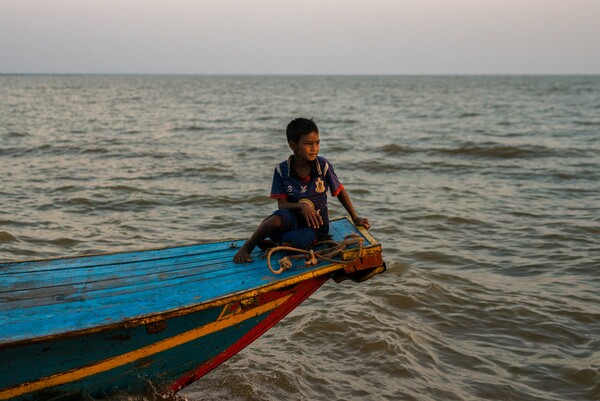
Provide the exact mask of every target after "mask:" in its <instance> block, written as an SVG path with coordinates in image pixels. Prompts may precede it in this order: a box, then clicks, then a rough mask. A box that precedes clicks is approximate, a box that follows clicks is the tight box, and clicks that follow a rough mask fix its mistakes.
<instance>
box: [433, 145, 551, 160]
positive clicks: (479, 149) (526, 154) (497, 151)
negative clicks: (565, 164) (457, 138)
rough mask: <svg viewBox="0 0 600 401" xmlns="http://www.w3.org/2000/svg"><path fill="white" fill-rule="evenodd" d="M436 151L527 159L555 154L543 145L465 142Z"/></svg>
mask: <svg viewBox="0 0 600 401" xmlns="http://www.w3.org/2000/svg"><path fill="white" fill-rule="evenodd" d="M437 152H439V153H443V154H449V155H455V156H472V157H486V158H497V159H528V158H532V157H549V156H557V155H559V154H560V151H558V150H557V151H555V150H552V149H549V148H546V147H544V146H511V145H496V144H493V145H473V144H467V145H464V146H461V147H460V148H454V149H437Z"/></svg>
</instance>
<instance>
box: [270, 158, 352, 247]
mask: <svg viewBox="0 0 600 401" xmlns="http://www.w3.org/2000/svg"><path fill="white" fill-rule="evenodd" d="M343 189H344V186H343V185H342V184H341V183H340V181H339V180H338V177H337V175H336V174H335V171H334V170H333V166H332V165H331V163H329V161H327V159H325V158H324V157H320V156H317V159H316V160H315V161H314V162H313V165H312V166H311V172H310V176H308V177H300V176H299V175H298V174H297V173H296V170H295V169H294V156H290V157H289V158H288V159H287V160H286V161H283V162H281V163H279V164H278V165H277V167H275V172H274V173H273V184H272V185H271V195H270V197H271V198H273V199H286V200H288V201H289V202H292V203H297V202H298V201H299V200H300V199H303V198H306V199H309V200H310V201H311V202H312V203H313V204H314V205H315V210H317V211H318V212H319V214H320V215H321V218H322V219H323V226H321V227H320V228H319V230H317V234H318V236H319V237H325V236H327V233H328V232H329V213H328V212H327V191H328V190H329V191H331V194H332V195H333V196H337V195H338V194H339V193H340V192H342V190H343ZM302 220H304V218H302Z"/></svg>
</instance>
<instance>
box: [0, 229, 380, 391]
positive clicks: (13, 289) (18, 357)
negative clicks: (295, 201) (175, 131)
mask: <svg viewBox="0 0 600 401" xmlns="http://www.w3.org/2000/svg"><path fill="white" fill-rule="evenodd" d="M331 234H332V235H333V240H335V241H338V242H340V241H343V239H344V238H345V237H347V236H348V235H357V236H358V237H359V238H360V239H361V240H362V244H361V245H362V246H360V247H359V246H358V245H353V246H352V247H351V248H348V249H347V250H345V251H343V252H342V253H341V254H340V255H339V256H338V257H336V259H334V260H333V261H332V262H327V261H319V262H318V263H317V264H316V265H314V266H305V263H304V260H296V261H294V262H293V266H292V267H291V268H290V269H288V270H285V271H283V272H282V273H281V274H273V273H272V272H271V271H269V269H268V268H267V265H266V263H265V260H264V259H261V257H260V256H261V251H260V250H257V251H255V253H253V255H252V256H253V258H254V262H252V263H249V264H235V263H233V262H232V258H233V255H234V253H235V252H236V248H237V247H239V245H241V244H242V243H243V241H239V242H232V241H223V242H216V243H210V244H200V245H191V246H180V247H172V248H165V249H157V250H146V251H141V252H125V253H117V254H107V255H98V256H85V257H75V258H64V259H52V260H42V261H32V262H16V263H4V264H0V399H1V400H5V399H15V400H52V399H63V398H78V397H82V396H91V397H94V398H99V397H103V396H105V395H108V394H110V393H113V392H114V391H124V392H134V391H142V390H143V388H144V387H146V386H148V385H149V383H153V385H155V386H156V385H160V386H163V387H161V388H169V389H170V390H172V391H173V392H176V391H178V390H179V389H181V388H183V387H185V386H187V385H188V384H190V383H192V382H193V381H195V380H197V379H199V378H200V377H202V376H203V375H205V374H206V373H208V372H209V371H211V370H212V369H214V368H215V367H217V366H218V365H219V364H221V363H222V362H224V361H225V360H227V359H228V358H229V357H231V356H233V355H235V354H236V353H237V352H239V351H240V350H241V349H242V348H244V347H245V346H247V345H248V344H250V343H251V342H252V341H254V340H255V339H257V338H258V337H259V336H260V335H262V334H263V333H264V332H265V331H267V330H268V329H269V328H271V327H272V326H273V325H274V324H275V323H277V322H278V321H279V320H281V319H282V318H283V317H284V316H286V315H287V314H288V313H289V312H291V311H292V310H293V309H294V308H296V307H297V306H298V305H299V304H300V303H301V302H302V301H304V300H305V299H306V298H308V297H309V296H310V295H311V294H312V293H313V292H314V291H316V290H317V289H318V288H319V287H320V286H321V285H322V284H323V283H324V282H325V281H326V280H328V279H329V278H330V277H332V276H333V278H334V279H336V281H340V280H342V279H344V278H346V277H349V278H352V279H354V280H356V281H361V280H364V279H368V278H370V277H371V276H373V275H375V274H378V273H381V272H383V271H384V270H385V264H384V262H383V259H382V256H381V246H380V244H379V243H378V242H377V241H376V240H375V239H374V238H373V237H372V236H371V235H370V234H369V233H368V232H367V231H366V230H364V229H363V228H362V227H355V226H354V225H353V224H352V223H351V221H350V220H348V219H337V220H333V221H332V223H331ZM359 252H360V255H359ZM347 260H351V262H350V263H346V262H345V261H347Z"/></svg>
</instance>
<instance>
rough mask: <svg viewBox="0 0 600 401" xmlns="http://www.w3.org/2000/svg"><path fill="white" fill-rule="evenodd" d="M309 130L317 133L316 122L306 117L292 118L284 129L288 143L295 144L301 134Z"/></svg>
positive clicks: (307, 132) (305, 133)
mask: <svg viewBox="0 0 600 401" xmlns="http://www.w3.org/2000/svg"><path fill="white" fill-rule="evenodd" d="M311 132H315V133H317V134H318V133H319V129H318V128H317V124H315V122H314V121H313V120H309V119H307V118H296V119H294V120H292V121H291V122H290V123H289V124H288V126H287V129H286V130H285V134H286V136H287V140H288V143H289V142H293V143H295V144H297V143H298V142H299V141H300V137H301V136H302V135H308V134H310V133H311Z"/></svg>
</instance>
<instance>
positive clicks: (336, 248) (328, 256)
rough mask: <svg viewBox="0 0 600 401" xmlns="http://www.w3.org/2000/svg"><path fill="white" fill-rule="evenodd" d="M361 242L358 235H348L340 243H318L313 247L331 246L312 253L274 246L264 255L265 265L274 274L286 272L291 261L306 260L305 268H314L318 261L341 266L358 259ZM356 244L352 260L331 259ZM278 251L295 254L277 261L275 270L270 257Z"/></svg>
mask: <svg viewBox="0 0 600 401" xmlns="http://www.w3.org/2000/svg"><path fill="white" fill-rule="evenodd" d="M363 242H364V240H363V239H362V238H360V236H359V235H358V234H350V235H348V236H346V237H345V238H344V240H343V241H342V242H336V241H331V240H329V241H322V242H318V243H317V244H316V245H315V246H318V245H323V244H329V245H331V246H330V247H329V248H325V249H322V250H319V251H314V250H312V249H310V250H308V251H307V250H304V249H299V248H294V247H291V246H276V247H273V248H271V249H269V250H268V251H267V254H266V258H267V265H268V266H269V270H271V272H273V273H274V274H281V273H282V272H283V271H284V270H288V269H289V268H290V267H292V259H306V262H305V263H304V264H305V266H314V265H316V264H317V263H319V259H320V260H325V261H327V262H333V263H342V264H347V263H353V262H355V261H356V260H357V259H358V258H359V257H360V254H361V253H362V249H363ZM357 244H358V252H356V255H355V257H354V258H352V259H350V260H339V259H333V258H335V257H336V256H337V255H339V254H340V253H342V252H343V251H345V250H346V248H348V247H349V246H352V245H357ZM278 251H288V252H295V253H296V254H295V255H288V256H285V257H284V258H282V259H280V260H279V269H277V270H275V269H273V267H272V266H271V256H272V255H273V254H274V253H275V252H278Z"/></svg>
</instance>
